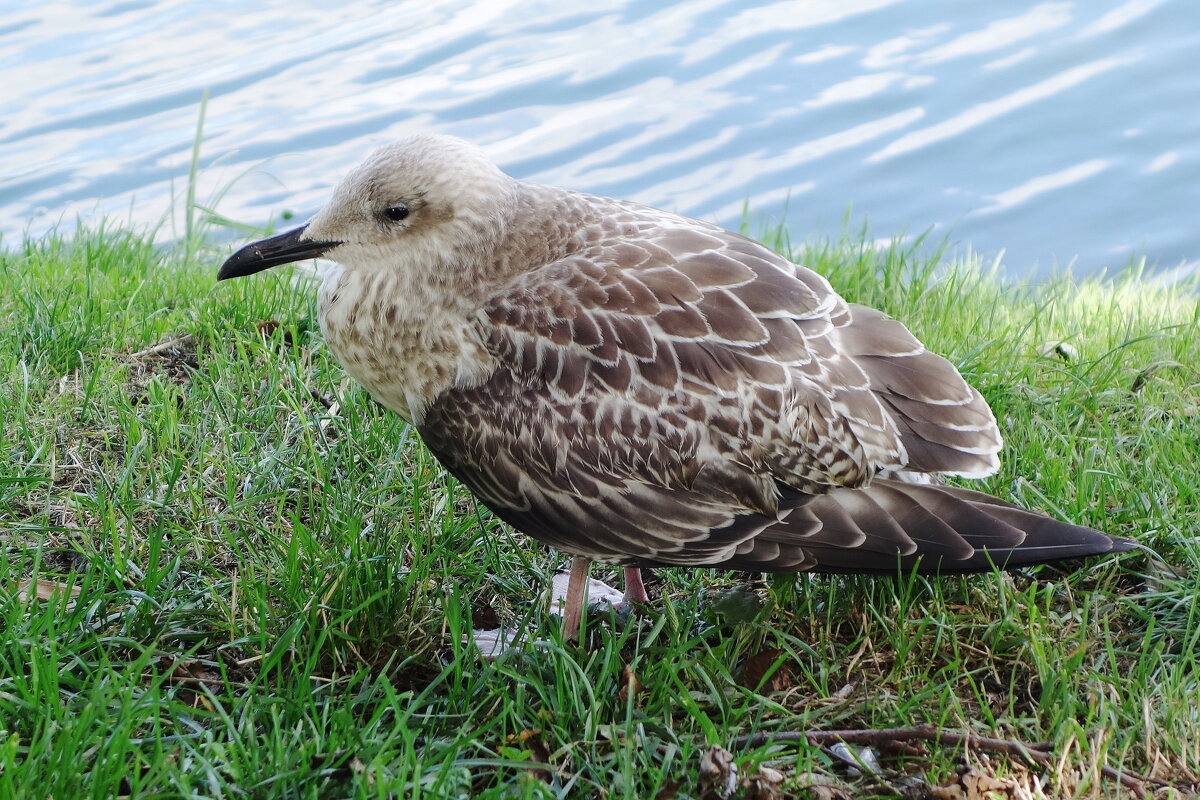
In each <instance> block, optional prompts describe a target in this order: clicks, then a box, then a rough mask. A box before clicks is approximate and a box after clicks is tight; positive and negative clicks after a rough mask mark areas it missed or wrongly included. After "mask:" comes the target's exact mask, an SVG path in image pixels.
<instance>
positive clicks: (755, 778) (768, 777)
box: [741, 765, 784, 800]
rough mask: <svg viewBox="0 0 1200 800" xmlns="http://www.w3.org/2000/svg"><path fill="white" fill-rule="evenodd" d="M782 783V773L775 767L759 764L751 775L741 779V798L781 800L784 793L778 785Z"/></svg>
mask: <svg viewBox="0 0 1200 800" xmlns="http://www.w3.org/2000/svg"><path fill="white" fill-rule="evenodd" d="M781 783H783V773H782V772H780V771H779V770H777V769H771V768H770V767H764V766H761V765H760V766H759V768H758V770H757V771H756V772H755V773H754V774H753V775H748V776H747V777H745V778H743V779H742V786H741V789H742V791H741V798H742V800H783V797H784V794H783V792H782V791H781V790H780V788H779V786H780V784H781Z"/></svg>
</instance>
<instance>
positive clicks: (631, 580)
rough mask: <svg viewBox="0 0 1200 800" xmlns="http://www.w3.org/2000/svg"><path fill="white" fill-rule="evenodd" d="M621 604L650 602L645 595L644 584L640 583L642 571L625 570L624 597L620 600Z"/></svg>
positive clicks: (627, 568)
mask: <svg viewBox="0 0 1200 800" xmlns="http://www.w3.org/2000/svg"><path fill="white" fill-rule="evenodd" d="M622 602H625V603H649V602H650V597H649V595H647V594H646V584H644V583H642V571H641V570H640V569H638V568H637V567H626V568H625V597H624V598H622Z"/></svg>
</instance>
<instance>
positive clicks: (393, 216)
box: [383, 203, 408, 222]
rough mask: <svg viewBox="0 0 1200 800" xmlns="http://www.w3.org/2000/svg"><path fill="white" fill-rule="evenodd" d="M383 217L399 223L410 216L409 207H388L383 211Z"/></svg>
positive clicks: (399, 204)
mask: <svg viewBox="0 0 1200 800" xmlns="http://www.w3.org/2000/svg"><path fill="white" fill-rule="evenodd" d="M383 215H384V216H385V217H387V218H388V219H390V220H391V221H392V222H399V221H400V220H402V219H404V218H405V217H407V216H408V206H406V205H404V203H397V204H396V205H394V206H388V207H387V208H385V209H384V210H383Z"/></svg>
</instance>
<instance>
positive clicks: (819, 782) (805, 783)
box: [792, 772, 854, 800]
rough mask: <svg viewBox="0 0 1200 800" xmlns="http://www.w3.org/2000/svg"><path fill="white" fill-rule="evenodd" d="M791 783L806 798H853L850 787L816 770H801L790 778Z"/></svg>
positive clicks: (812, 799) (835, 799) (841, 799)
mask: <svg viewBox="0 0 1200 800" xmlns="http://www.w3.org/2000/svg"><path fill="white" fill-rule="evenodd" d="M792 783H793V784H794V785H795V787H796V788H797V789H799V790H800V791H801V792H803V794H801V795H800V796H801V797H804V798H806V800H854V795H853V794H851V793H850V787H848V786H846V784H844V783H842V782H841V781H839V780H837V778H831V777H829V776H828V775H821V774H819V773H816V772H801V773H800V774H799V775H796V776H795V777H794V778H793V779H792Z"/></svg>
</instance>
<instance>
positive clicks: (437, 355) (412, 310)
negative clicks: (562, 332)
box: [318, 270, 490, 422]
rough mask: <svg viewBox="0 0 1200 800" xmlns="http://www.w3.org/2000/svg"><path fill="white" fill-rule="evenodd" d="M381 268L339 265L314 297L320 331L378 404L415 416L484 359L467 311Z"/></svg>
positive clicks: (486, 357)
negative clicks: (351, 268)
mask: <svg viewBox="0 0 1200 800" xmlns="http://www.w3.org/2000/svg"><path fill="white" fill-rule="evenodd" d="M426 294H427V292H414V291H413V290H412V288H411V287H409V286H405V285H402V283H401V281H400V280H398V278H397V277H396V276H393V275H389V274H388V273H384V272H358V271H349V270H339V271H336V272H332V273H330V274H329V275H328V276H326V278H325V280H324V282H323V284H322V286H321V291H320V293H319V297H318V310H319V313H320V319H321V330H322V332H323V333H324V335H325V340H326V342H327V343H328V345H329V349H330V351H332V353H333V355H334V356H335V357H336V358H337V360H338V361H339V362H340V363H341V364H342V366H343V367H344V368H345V369H346V371H347V372H348V373H350V375H351V377H353V378H354V379H355V380H357V381H358V382H359V383H361V384H362V385H363V386H364V387H365V388H366V389H367V391H369V392H370V393H371V395H372V396H374V397H375V399H376V400H378V401H379V402H380V403H382V404H383V405H384V406H386V407H387V408H389V409H391V410H392V411H394V412H396V413H397V414H399V415H400V416H401V417H403V418H404V419H406V420H408V421H410V422H419V421H420V415H421V413H422V412H423V410H424V408H425V407H426V406H427V405H428V404H429V402H430V401H431V400H432V399H433V398H434V397H436V396H437V395H438V394H439V393H440V392H441V391H443V390H444V389H445V388H447V387H448V386H450V385H452V384H453V383H454V382H455V381H456V379H460V378H462V377H463V376H464V374H465V373H469V372H471V371H472V370H473V369H474V370H477V369H478V368H479V365H480V364H482V363H486V362H488V361H490V356H489V355H488V354H487V353H486V352H484V351H483V349H482V347H481V346H480V344H479V342H478V337H477V336H476V334H475V332H474V329H473V326H472V325H471V322H470V320H469V318H468V317H467V316H466V315H465V314H464V313H463V312H462V311H461V310H460V309H458V308H456V307H455V306H454V304H453V302H450V301H448V300H447V299H446V298H435V297H428V296H425V295H426Z"/></svg>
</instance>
